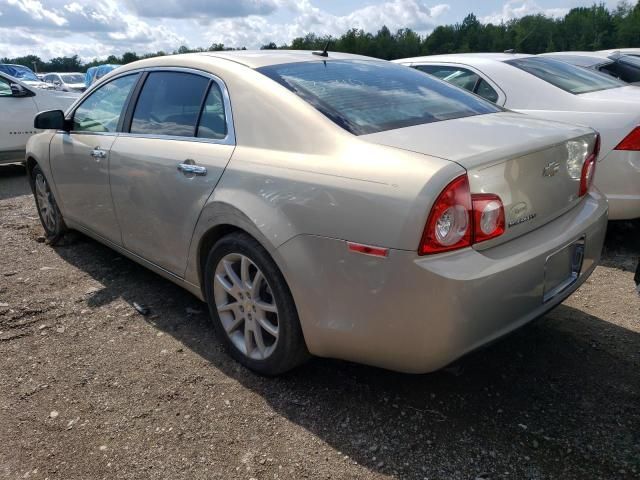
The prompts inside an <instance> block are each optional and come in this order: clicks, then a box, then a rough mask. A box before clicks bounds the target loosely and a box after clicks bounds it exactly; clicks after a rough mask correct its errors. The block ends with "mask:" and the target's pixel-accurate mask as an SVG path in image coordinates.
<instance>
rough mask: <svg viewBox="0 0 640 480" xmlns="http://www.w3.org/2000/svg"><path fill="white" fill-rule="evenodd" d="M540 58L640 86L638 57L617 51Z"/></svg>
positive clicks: (549, 54) (557, 53)
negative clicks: (552, 59)
mask: <svg viewBox="0 0 640 480" xmlns="http://www.w3.org/2000/svg"><path fill="white" fill-rule="evenodd" d="M540 56H541V57H548V58H555V59H556V60H560V61H562V62H567V63H570V64H572V65H575V66H576V67H582V68H590V69H591V70H595V71H597V72H601V73H604V74H606V75H610V76H612V77H615V78H617V79H619V80H622V81H623V82H626V83H631V84H633V85H639V84H640V57H636V56H633V55H625V54H622V53H620V52H618V51H616V52H614V53H605V52H553V53H542V54H540Z"/></svg>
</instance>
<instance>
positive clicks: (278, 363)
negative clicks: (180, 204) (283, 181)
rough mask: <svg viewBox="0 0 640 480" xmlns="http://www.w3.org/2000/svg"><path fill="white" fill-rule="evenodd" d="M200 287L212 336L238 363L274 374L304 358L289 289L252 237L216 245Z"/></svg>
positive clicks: (234, 237)
mask: <svg viewBox="0 0 640 480" xmlns="http://www.w3.org/2000/svg"><path fill="white" fill-rule="evenodd" d="M204 284H205V289H206V299H207V303H208V304H209V312H210V314H211V318H212V320H213V324H214V328H215V330H216V334H217V336H218V338H219V339H220V340H221V341H222V342H223V344H224V345H225V347H226V348H227V351H228V352H229V353H230V355H231V356H232V357H233V358H235V359H236V360H237V361H238V362H240V363H241V364H243V365H244V366H246V367H248V368H249V369H251V370H254V371H255V372H257V373H260V374H263V375H278V374H280V373H284V372H286V371H287V370H290V369H292V368H294V367H296V366H297V365H299V364H300V363H302V362H303V361H304V360H305V359H306V358H307V357H308V353H307V349H306V345H305V343H304V338H303V336H302V330H301V328H300V322H299V320H298V313H297V311H296V308H295V304H294V301H293V297H292V296H291V292H290V291H289V287H288V286H287V284H286V282H285V280H284V277H283V276H282V273H281V272H280V270H279V269H278V267H277V265H276V264H275V262H274V261H273V259H272V258H271V257H270V256H269V254H268V252H267V251H266V250H265V249H264V247H262V245H260V244H259V243H258V242H257V241H256V240H255V239H254V238H252V237H251V236H249V235H247V234H246V233H232V234H230V235H227V236H225V237H223V238H221V239H220V240H218V242H216V244H215V245H214V246H213V248H212V249H211V251H210V252H209V255H208V257H207V263H206V266H205V276H204Z"/></svg>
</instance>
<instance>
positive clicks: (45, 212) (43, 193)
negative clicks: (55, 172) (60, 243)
mask: <svg viewBox="0 0 640 480" xmlns="http://www.w3.org/2000/svg"><path fill="white" fill-rule="evenodd" d="M35 192H36V198H37V200H38V202H37V203H38V210H39V211H40V216H41V217H42V221H43V222H44V226H45V228H46V229H47V231H49V232H54V231H55V229H56V212H55V209H54V207H53V202H52V199H51V190H49V185H48V184H47V180H46V179H45V178H44V175H42V173H38V174H37V175H36V180H35Z"/></svg>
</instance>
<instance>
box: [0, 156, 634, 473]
mask: <svg viewBox="0 0 640 480" xmlns="http://www.w3.org/2000/svg"><path fill="white" fill-rule="evenodd" d="M41 234H42V229H41V226H40V224H39V221H38V219H37V214H36V211H35V207H34V202H33V199H32V197H31V195H30V192H29V189H28V186H27V181H26V178H25V176H24V172H23V170H22V169H21V168H19V167H0V362H1V363H0V439H1V441H0V478H8V479H14V478H32V479H45V478H49V479H54V478H55V479H65V480H66V479H83V480H86V479H102V478H104V479H121V478H127V479H145V478H154V479H182V478H185V479H190V480H192V479H205V478H206V479H215V478H224V479H232V478H239V479H247V480H248V479H252V478H254V479H276V478H279V479H292V478H295V479H299V478H327V479H329V478H332V479H352V478H354V479H355V478H358V479H364V478H410V479H413V478H416V479H422V478H427V479H472V480H473V479H497V478H514V479H547V478H557V479H573V478H575V479H587V478H588V479H596V478H602V479H615V478H639V477H640V411H639V407H640V297H639V296H638V295H637V294H636V293H635V290H634V285H633V281H632V278H633V272H632V270H633V269H634V268H635V262H636V259H637V258H638V257H639V256H640V223H638V222H636V223H631V222H625V223H618V224H614V223H612V224H611V225H610V231H609V235H608V239H607V244H606V247H605V248H606V250H605V256H604V258H603V262H602V265H601V266H600V267H598V268H597V270H596V271H595V273H594V274H593V276H592V277H591V278H590V280H589V281H588V282H587V283H586V284H585V285H584V286H583V287H582V288H581V289H580V290H579V291H578V292H576V293H575V294H574V295H573V296H572V297H571V298H569V299H568V300H567V301H566V302H565V303H564V304H563V305H562V306H560V307H559V308H557V309H556V310H554V311H553V312H552V313H550V314H549V315H547V316H546V317H544V318H542V319H540V320H538V321H536V322H533V323H532V324H530V325H528V326H527V327H525V328H523V329H521V330H519V331H518V332H516V333H515V334H513V335H511V336H509V337H508V338H506V339H504V340H502V341H500V342H497V343H495V344H493V345H492V346H490V347H488V348H485V349H483V350H481V351H479V352H476V353H474V354H472V355H470V356H467V357H466V358H464V359H462V360H460V361H458V362H457V363H456V364H454V365H453V366H451V367H450V368H447V369H445V370H443V371H440V372H438V373H435V374H430V375H419V376H411V375H402V374H397V373H392V372H387V371H384V370H379V369H375V368H370V367H365V366H360V365H354V364H349V363H345V362H339V361H334V360H324V359H315V360H312V361H310V362H309V363H308V364H306V365H304V366H303V367H301V368H299V369H297V370H295V371H294V372H292V373H290V374H288V375H286V376H283V377H280V378H274V379H270V378H261V377H259V376H256V375H254V374H252V373H251V372H249V371H247V370H245V369H244V368H242V367H239V366H238V365H237V364H236V363H235V362H233V361H232V360H230V359H229V358H228V357H227V356H226V355H225V354H224V352H223V351H222V350H221V348H220V345H219V343H218V342H217V341H216V339H215V337H214V335H213V332H212V328H211V326H210V324H209V320H208V316H207V314H206V312H205V306H204V305H203V304H201V303H200V302H199V301H198V300H197V299H196V298H194V297H192V296H191V295H190V294H188V293H186V292H185V291H183V290H181V289H180V288H178V287H177V286H175V285H173V284H171V283H170V282H168V281H165V280H163V279H162V278H160V277H158V276H156V275H154V274H153V273H151V272H149V271H147V270H145V269H144V268H142V267H140V266H138V265H137V264H134V263H133V262H131V261H129V260H127V259H125V258H123V257H121V256H120V255H118V254H116V253H115V252H113V251H111V250H109V249H108V248H106V247H104V246H102V245H100V244H98V243H96V242H94V241H92V240H90V239H87V238H85V237H83V236H77V238H76V239H75V240H74V241H72V242H70V244H69V245H67V246H60V247H55V248H52V247H50V246H48V245H45V244H43V243H38V242H37V239H38V237H39V236H40V235H41ZM133 302H139V303H142V304H144V305H147V306H149V307H150V309H151V314H150V315H148V316H142V315H140V314H138V313H137V312H136V310H135V309H134V308H133V307H132V303H133Z"/></svg>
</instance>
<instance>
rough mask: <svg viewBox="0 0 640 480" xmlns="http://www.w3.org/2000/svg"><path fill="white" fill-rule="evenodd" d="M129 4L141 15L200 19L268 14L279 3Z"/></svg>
mask: <svg viewBox="0 0 640 480" xmlns="http://www.w3.org/2000/svg"><path fill="white" fill-rule="evenodd" d="M127 4H128V5H129V6H130V8H131V10H132V11H133V12H135V13H137V14H138V15H140V16H141V17H148V18H198V19H210V18H212V17H213V18H215V17H246V16H248V15H268V14H270V13H273V12H274V11H275V10H276V9H277V8H278V5H279V4H278V2H277V1H276V0H234V1H229V0H153V1H138V0H127Z"/></svg>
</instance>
